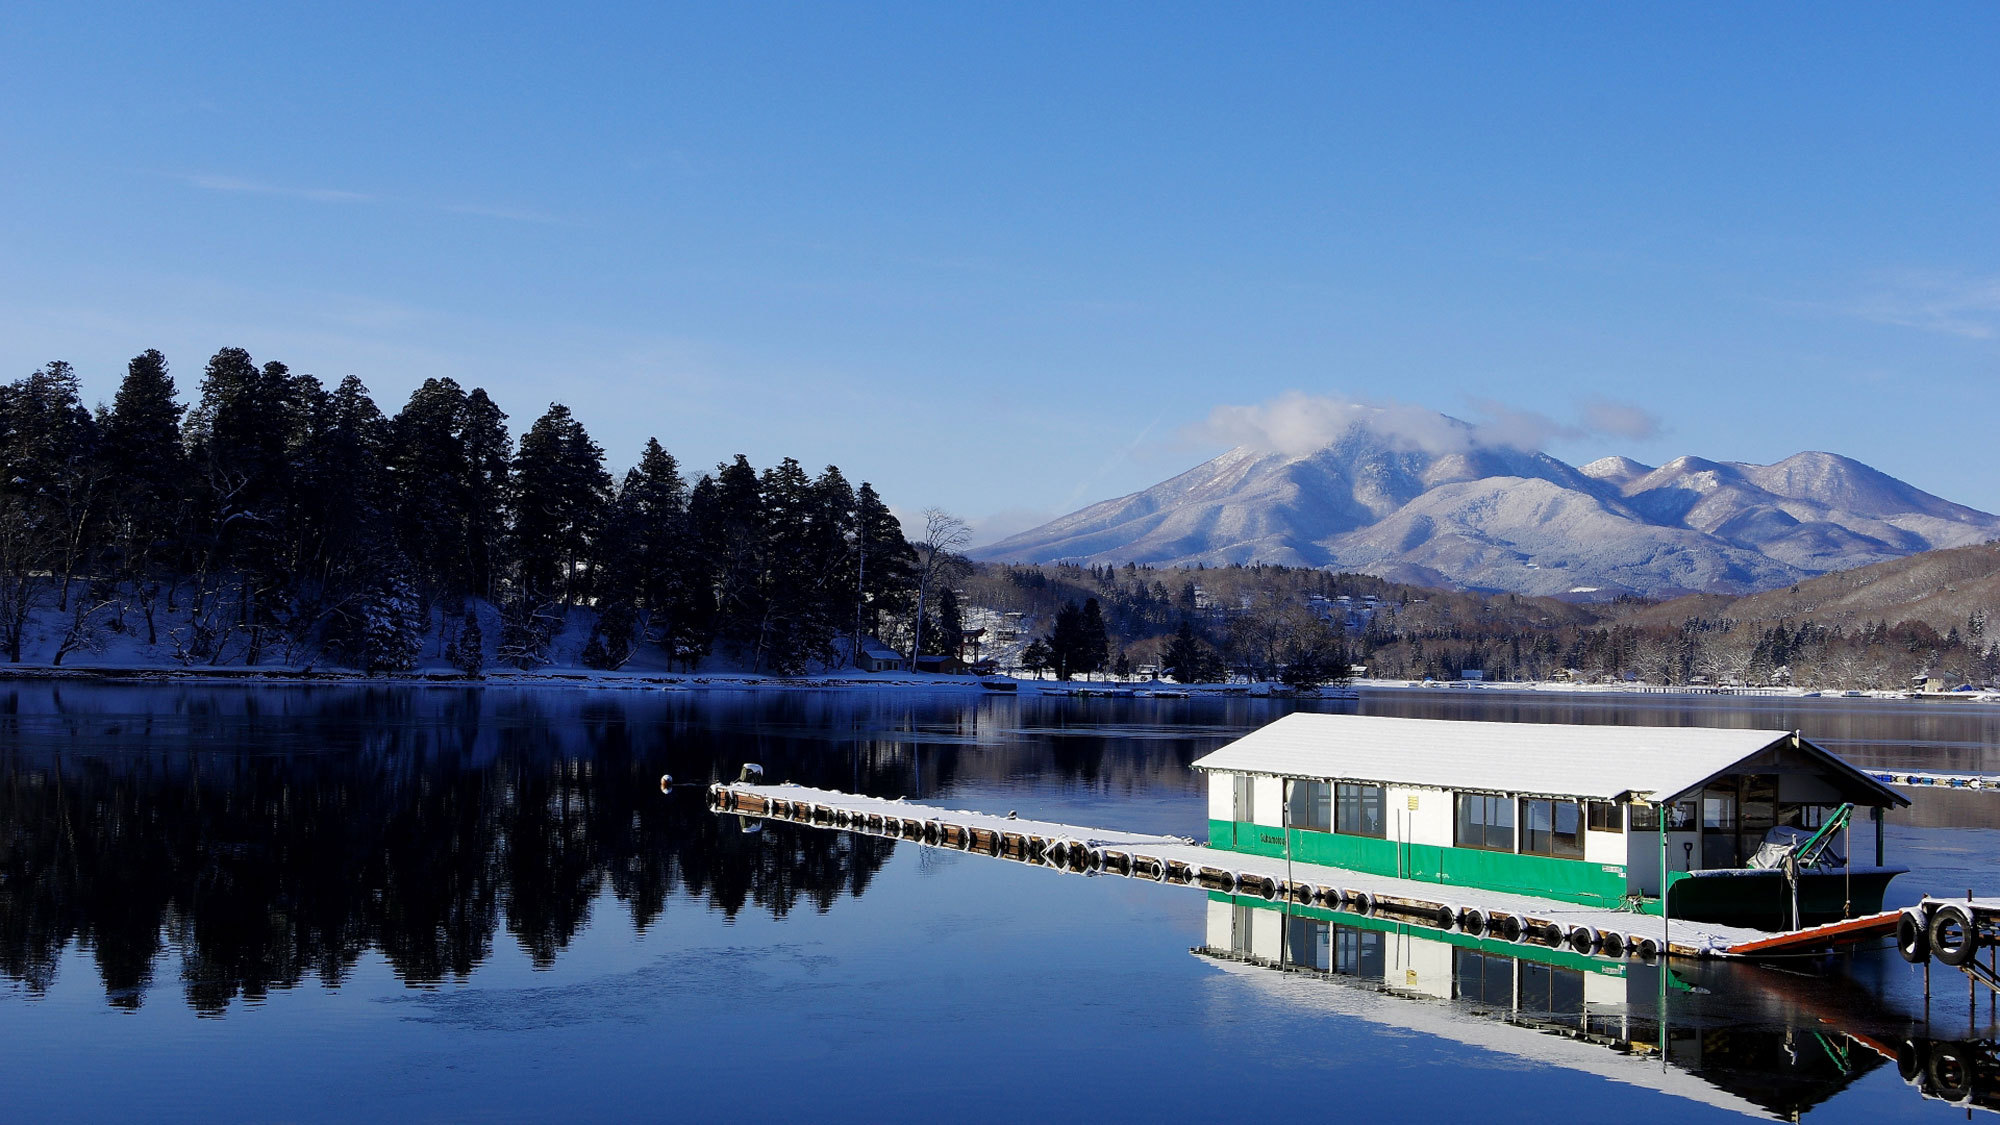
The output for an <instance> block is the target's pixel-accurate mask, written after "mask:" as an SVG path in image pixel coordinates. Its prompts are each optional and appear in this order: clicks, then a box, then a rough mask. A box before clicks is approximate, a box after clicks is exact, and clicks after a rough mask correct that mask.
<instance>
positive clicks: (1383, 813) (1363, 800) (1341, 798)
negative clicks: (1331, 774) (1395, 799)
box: [1333, 781, 1389, 840]
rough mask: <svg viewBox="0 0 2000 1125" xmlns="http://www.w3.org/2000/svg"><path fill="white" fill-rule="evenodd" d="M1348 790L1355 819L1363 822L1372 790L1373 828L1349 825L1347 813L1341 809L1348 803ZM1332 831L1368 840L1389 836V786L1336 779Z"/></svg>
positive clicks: (1384, 838)
mask: <svg viewBox="0 0 2000 1125" xmlns="http://www.w3.org/2000/svg"><path fill="white" fill-rule="evenodd" d="M1350 791H1351V795H1352V804H1353V807H1354V809H1355V817H1356V819H1361V820H1363V821H1364V822H1365V819H1366V815H1367V807H1368V798H1369V795H1370V793H1371V792H1372V793H1373V795H1374V798H1375V828H1374V830H1373V831H1370V830H1369V829H1368V828H1367V827H1365V824H1364V826H1363V827H1360V828H1355V827H1351V826H1350V825H1349V823H1348V817H1347V815H1345V814H1343V812H1342V810H1343V809H1345V808H1347V807H1348V805H1349V803H1350V802H1349V800H1348V798H1349V796H1350ZM1333 831H1334V832H1335V833H1337V834H1339V835H1342V836H1360V837H1363V838H1365V839H1369V840H1386V839H1388V838H1389V787H1388V786H1386V785H1374V784H1370V783H1368V782H1365V781H1336V782H1334V783H1333Z"/></svg>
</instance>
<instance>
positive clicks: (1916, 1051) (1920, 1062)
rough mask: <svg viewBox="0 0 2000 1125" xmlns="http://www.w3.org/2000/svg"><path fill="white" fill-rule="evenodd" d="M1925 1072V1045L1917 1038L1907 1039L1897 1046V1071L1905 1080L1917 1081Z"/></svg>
mask: <svg viewBox="0 0 2000 1125" xmlns="http://www.w3.org/2000/svg"><path fill="white" fill-rule="evenodd" d="M1923 1072H1924V1046H1923V1044H1922V1043H1919V1042H1917V1041H1916V1040H1915V1039H1905V1040H1903V1042H1902V1044H1901V1045H1899V1046H1898V1047H1897V1048H1896V1073H1897V1074H1899V1075H1901V1076H1902V1079H1903V1081H1904V1082H1915V1081H1916V1080H1917V1078H1918V1077H1919V1076H1921V1075H1922V1074H1923Z"/></svg>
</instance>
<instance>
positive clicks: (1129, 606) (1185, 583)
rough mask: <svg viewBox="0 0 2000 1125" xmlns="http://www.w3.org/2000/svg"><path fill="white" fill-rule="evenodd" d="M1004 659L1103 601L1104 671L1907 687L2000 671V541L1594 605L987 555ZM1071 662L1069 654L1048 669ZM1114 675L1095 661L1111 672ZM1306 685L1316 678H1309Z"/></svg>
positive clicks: (996, 638) (977, 586)
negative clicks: (1748, 590)
mask: <svg viewBox="0 0 2000 1125" xmlns="http://www.w3.org/2000/svg"><path fill="white" fill-rule="evenodd" d="M964 600H965V601H966V602H967V603H968V604H970V605H973V606H977V607H980V609H979V611H978V612H977V613H975V614H974V615H972V617H971V618H969V620H978V621H981V622H985V623H987V624H988V626H989V627H990V628H991V630H992V633H993V638H992V643H993V646H994V650H995V652H996V653H997V654H998V655H1000V656H1001V659H1002V663H1003V664H1013V665H1017V666H1021V667H1023V668H1024V669H1025V670H1027V671H1029V672H1031V673H1032V672H1034V671H1036V667H1035V663H1036V662H1033V661H1024V660H1022V659H1020V657H1019V656H1018V655H1016V654H1017V653H1020V652H1023V651H1025V649H1024V647H1023V646H1026V645H1028V644H1029V643H1031V642H1034V641H1040V642H1042V643H1043V644H1044V645H1048V644H1049V643H1050V641H1051V640H1052V638H1053V636H1054V632H1055V628H1054V627H1055V624H1056V622H1057V618H1058V617H1059V616H1060V614H1061V613H1062V611H1063V609H1064V607H1066V606H1070V605H1082V604H1085V603H1087V602H1089V603H1094V604H1095V605H1097V606H1098V607H1100V613H1101V615H1102V617H1103V620H1104V621H1105V622H1106V624H1107V639H1106V647H1107V650H1108V652H1109V653H1110V654H1111V656H1110V658H1109V659H1108V660H1107V663H1106V665H1105V667H1104V669H1102V670H1109V671H1116V668H1117V667H1119V666H1122V667H1124V668H1126V669H1138V668H1142V667H1150V668H1154V669H1158V670H1160V671H1161V672H1162V673H1163V674H1165V675H1168V676H1173V670H1174V669H1175V668H1176V666H1178V665H1183V664H1189V662H1190V661H1192V662H1193V663H1192V664H1191V666H1190V667H1191V671H1190V674H1189V675H1188V676H1186V677H1179V676H1174V677H1173V678H1186V679H1191V680H1193V679H1200V680H1208V679H1215V678H1218V677H1219V676H1220V675H1235V676H1238V677H1243V678H1249V679H1260V680H1281V679H1285V678H1286V672H1287V670H1288V669H1291V668H1293V667H1294V666H1295V665H1297V664H1299V663H1300V662H1301V661H1306V660H1310V659H1313V658H1315V655H1316V656H1317V658H1319V659H1326V660H1336V659H1337V660H1339V661H1340V662H1341V663H1343V664H1348V663H1351V664H1354V665H1360V666H1365V667H1366V668H1367V669H1368V674H1369V675H1371V676H1377V677H1384V678H1392V679H1412V680H1418V679H1425V678H1435V679H1457V678H1459V677H1460V676H1461V674H1463V673H1464V672H1466V671H1469V670H1478V671H1479V672H1480V673H1482V674H1483V675H1484V676H1485V678H1487V679H1490V680H1508V681H1521V680H1525V681H1551V680H1559V679H1575V680H1582V681H1624V680H1642V681H1644V682H1647V683H1652V684H1660V685H1666V686H1694V685H1711V686H1715V685H1730V684H1790V685H1798V686H1805V687H1814V688H1833V689H1850V688H1852V689H1899V688H1906V687H1909V686H1910V684H1911V682H1912V681H1913V680H1914V679H1916V678H1918V677H1926V678H1928V677H1936V678H1940V679H1943V680H1946V681H1949V682H1950V684H1951V685H1956V684H1959V683H1968V682H1969V683H1973V684H1975V685H1978V684H1987V683H1993V682H1995V681H1996V680H2000V636H1993V635H1989V628H1988V622H1989V620H1992V619H1993V618H1994V617H1995V616H1996V606H2000V545H1995V544H1986V545H1981V546H1974V547H1960V548H1954V549H1951V550H1945V551H1933V552H1927V553H1925V554H1922V555H1916V556H1913V557H1911V558H1907V559H1897V560H1892V561H1889V562H1885V563H1879V564H1876V565H1875V566H1870V567H1864V568H1860V569H1857V570H1853V571H1845V572H1841V573H1836V574H1829V575H1824V576H1822V577H1819V578H1814V579H1811V580H1808V581H1805V582H1801V583H1799V584H1798V585H1796V586H1793V587H1790V588H1788V589H1785V590H1776V591H1769V592H1766V593H1761V594H1756V595H1751V596H1747V597H1741V598H1732V597H1728V596H1722V595H1694V596H1690V597H1684V598H1678V599H1674V600H1672V601H1663V602H1662V601H1648V600H1643V599H1636V598H1621V599H1617V600H1615V601H1611V602H1603V603H1595V604H1587V603H1576V602H1571V601H1567V600H1563V599H1557V598H1537V597H1527V596H1523V595H1517V594H1481V593H1476V592H1466V591H1446V590H1435V589H1429V588H1424V587H1419V586H1410V585H1404V584H1400V583H1394V582H1389V581H1386V580H1383V579H1380V578H1375V577H1371V576H1367V575H1356V574H1337V573H1333V572H1329V571H1325V570H1315V569H1306V568H1291V567H1273V566H1225V567H1196V568H1192V569H1185V568H1183V569H1155V568H1149V567H1141V566H1130V565H1128V566H1123V567H1112V566H1098V567H1082V566H1074V565H1047V566H1011V565H998V564H986V565H982V566H980V567H978V568H977V569H976V570H975V571H974V573H973V574H972V575H971V576H970V577H968V578H967V579H966V589H965V599H964ZM1045 667H1047V668H1048V670H1050V671H1054V670H1055V668H1054V666H1053V664H1049V665H1045ZM1099 670H1100V669H1090V670H1089V671H1092V672H1095V671H1099ZM1301 678H1304V677H1301Z"/></svg>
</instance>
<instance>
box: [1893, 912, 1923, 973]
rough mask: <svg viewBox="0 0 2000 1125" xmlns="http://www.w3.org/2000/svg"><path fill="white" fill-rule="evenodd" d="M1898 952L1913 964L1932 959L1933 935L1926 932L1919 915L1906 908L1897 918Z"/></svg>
mask: <svg viewBox="0 0 2000 1125" xmlns="http://www.w3.org/2000/svg"><path fill="white" fill-rule="evenodd" d="M1896 952H1898V953H1900V954H1902V955H1903V960H1905V961H1908V962H1909V963H1910V964H1912V965H1921V964H1923V963H1924V962H1926V961H1928V960H1930V959H1931V937H1930V935H1929V934H1928V933H1926V932H1924V925H1923V923H1922V922H1919V921H1917V916H1916V915H1914V914H1912V913H1910V912H1909V911H1907V910H1905V911H1904V912H1903V916H1902V917H1900V918H1898V919H1896Z"/></svg>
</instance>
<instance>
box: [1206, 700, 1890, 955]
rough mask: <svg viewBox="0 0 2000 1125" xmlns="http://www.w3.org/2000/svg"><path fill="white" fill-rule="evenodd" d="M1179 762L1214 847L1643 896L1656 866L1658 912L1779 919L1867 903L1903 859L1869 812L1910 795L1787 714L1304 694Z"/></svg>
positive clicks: (1551, 893) (1419, 875)
mask: <svg viewBox="0 0 2000 1125" xmlns="http://www.w3.org/2000/svg"><path fill="white" fill-rule="evenodd" d="M1194 768H1195V769H1197V770H1201V771H1204V772H1205V773H1207V775H1208V782H1209V796H1208V804H1209V814H1208V815H1209V846H1210V847H1213V848H1219V849H1225V850H1230V851H1236V852H1240V853H1244V854H1249V855H1258V856H1265V857H1283V858H1285V859H1288V860H1293V861H1297V862H1302V863H1312V864H1322V865H1326V866H1331V867H1340V868H1346V869H1349V870H1353V871H1364V872H1370V873H1374V874H1379V875H1392V876H1395V877H1397V878H1401V879H1411V880H1416V881H1419V882H1429V883H1438V884H1445V885H1453V886H1461V887H1479V888H1485V889H1489V890H1496V891H1504V892H1509V893H1513V894H1524V895H1535V896H1538V897H1542V898H1551V899H1556V900H1559V901H1563V902H1572V903H1579V904H1583V905H1588V906H1596V907H1601V908H1610V909H1618V908H1621V907H1622V908H1625V909H1638V910H1642V911H1646V912H1648V913H1658V911H1659V909H1660V905H1659V904H1660V892H1661V887H1662V885H1663V884H1664V885H1665V886H1666V887H1667V888H1668V892H1667V893H1668V899H1667V901H1668V903H1669V906H1670V910H1669V913H1670V914H1671V915H1672V916H1673V917H1677V918H1689V919H1699V920H1703V921H1711V922H1720V923H1727V924H1733V925H1751V926H1762V927H1767V928H1777V929H1792V928H1795V927H1797V926H1799V925H1809V924H1812V923H1815V922H1827V921H1834V920H1838V919H1841V918H1852V917H1859V916H1861V915H1866V914H1873V913H1875V912H1877V911H1879V910H1881V908H1882V896H1883V892H1884V891H1885V890H1886V888H1887V886H1888V882H1889V880H1890V879H1891V878H1893V877H1894V876H1896V875H1898V874H1901V873H1902V872H1903V871H1904V870H1906V869H1905V868H1900V867H1885V866H1883V863H1882V859H1883V857H1882V821H1881V810H1882V809H1884V808H1888V807H1893V806H1900V805H1907V804H1909V800H1908V799H1907V798H1905V797H1903V796H1902V795H1901V794H1898V793H1897V792H1895V791H1894V790H1892V789H1890V788H1889V787H1888V786H1886V785H1883V784H1882V783H1881V782H1879V781H1877V780H1875V779H1874V778H1872V777H1869V776H1868V775H1867V774H1865V773H1862V772H1861V771H1860V770H1857V769H1855V768H1854V767H1853V766H1850V765H1848V764H1847V763H1846V762H1845V761H1842V760H1841V759H1840V757H1839V756H1837V755H1835V754H1833V753H1831V752H1829V751H1827V750H1825V749H1824V748H1822V747H1819V746H1816V745H1814V744H1813V743H1812V742H1811V741H1809V740H1807V739H1805V738H1802V737H1800V736H1799V735H1798V734H1796V733H1793V732H1789V731H1758V730H1724V729H1711V728H1701V727H1631V726H1610V725H1606V726H1559V725H1547V724H1534V723H1493V722H1467V721H1458V720H1434V719H1399V718H1383V717H1377V716H1367V715H1323V714H1309V713H1304V712H1300V713H1296V714H1292V715H1288V716H1286V717H1284V718H1282V719H1279V720H1277V721H1276V722H1273V723H1271V724H1270V725H1268V726H1266V727H1263V728H1261V729H1259V730H1257V731H1253V732H1252V733H1250V734H1248V735H1246V736H1244V737H1243V738H1240V739H1238V740H1236V741H1235V742H1232V743H1230V744H1229V745H1227V746H1224V747H1222V748H1221V749H1219V750H1216V751H1215V752H1213V753H1211V754H1209V755H1207V756H1206V757H1203V758H1201V759H1199V760H1197V761H1196V762H1195V763H1194ZM1851 808H1866V809H1868V810H1870V818H1871V819H1872V820H1873V829H1874V833H1873V834H1874V841H1873V844H1874V855H1873V859H1874V862H1873V863H1872V864H1868V865H1858V864H1856V863H1855V862H1854V860H1855V858H1856V857H1854V856H1853V855H1852V854H1851V851H1852V844H1853V842H1854V841H1853V840H1852V838H1851V833H1849V832H1847V831H1846V826H1845V818H1846V817H1847V816H1848V814H1849V810H1850V809H1851ZM1822 829H1826V831H1821V830H1822ZM1836 833H1837V835H1836ZM1808 841H1810V842H1811V845H1812V846H1811V847H1810V848H1807V847H1805V846H1804V845H1806V844H1807V842H1808ZM1834 845H1840V846H1841V851H1835V850H1834ZM1842 852H1847V853H1849V854H1842Z"/></svg>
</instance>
